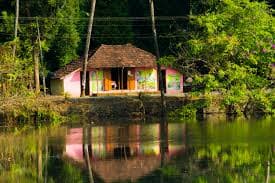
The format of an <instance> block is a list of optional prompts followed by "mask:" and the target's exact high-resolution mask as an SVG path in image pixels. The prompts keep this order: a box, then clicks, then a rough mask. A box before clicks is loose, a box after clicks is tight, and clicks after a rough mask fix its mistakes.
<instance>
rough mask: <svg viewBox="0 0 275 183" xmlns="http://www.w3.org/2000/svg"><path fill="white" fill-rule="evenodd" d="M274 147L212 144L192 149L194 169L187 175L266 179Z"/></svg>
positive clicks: (213, 178)
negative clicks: (271, 149)
mask: <svg viewBox="0 0 275 183" xmlns="http://www.w3.org/2000/svg"><path fill="white" fill-rule="evenodd" d="M269 152H270V147H269V146H264V147H258V146H256V147H248V146H246V145H233V146H229V145H227V146H223V145H214V144H211V145H208V146H207V147H203V148H200V147H196V148H193V149H192V151H190V154H189V155H190V156H191V159H189V160H191V165H192V167H191V168H192V171H190V175H188V176H186V179H188V180H189V181H190V179H191V180H192V181H195V182H196V181H197V182H264V181H265V179H266V168H267V164H266V162H268V159H269V157H270V156H269V155H270V153H269Z"/></svg>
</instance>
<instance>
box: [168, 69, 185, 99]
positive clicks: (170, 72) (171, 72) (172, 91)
mask: <svg viewBox="0 0 275 183" xmlns="http://www.w3.org/2000/svg"><path fill="white" fill-rule="evenodd" d="M165 69H166V76H165V77H166V93H168V94H175V93H183V75H182V74H181V73H179V72H178V71H176V70H175V69H171V68H165ZM169 75H170V76H175V75H180V88H179V89H176V87H175V83H174V82H170V83H169V79H168V78H171V77H169ZM173 85H174V87H173Z"/></svg>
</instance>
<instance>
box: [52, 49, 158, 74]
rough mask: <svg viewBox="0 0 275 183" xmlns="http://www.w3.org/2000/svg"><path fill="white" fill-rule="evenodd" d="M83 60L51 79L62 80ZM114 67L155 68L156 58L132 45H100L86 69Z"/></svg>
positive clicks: (76, 61)
mask: <svg viewBox="0 0 275 183" xmlns="http://www.w3.org/2000/svg"><path fill="white" fill-rule="evenodd" d="M82 63H83V58H79V59H78V60H75V61H73V62H71V63H70V64H67V65H66V66H65V67H64V68H61V69H59V70H57V71H56V72H55V73H54V77H53V78H56V79H57V78H62V77H64V76H66V75H67V74H69V73H71V72H73V71H75V70H78V69H81V68H82ZM116 67H132V68H133V67H150V68H152V67H156V57H155V56H154V55H153V54H152V53H150V52H147V51H145V50H142V49H140V48H137V47H135V46H133V45H132V44H125V45H101V46H100V47H99V48H98V49H97V50H96V52H95V53H94V54H93V55H92V56H91V57H89V60H88V65H87V69H95V68H116Z"/></svg>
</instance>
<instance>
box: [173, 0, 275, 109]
mask: <svg viewBox="0 0 275 183" xmlns="http://www.w3.org/2000/svg"><path fill="white" fill-rule="evenodd" d="M204 3H206V4H208V5H209V7H208V10H207V11H204V13H203V14H200V15H197V16H190V19H191V27H192V30H193V32H192V33H191V36H190V39H189V40H187V41H186V42H183V43H180V44H179V45H180V47H181V48H182V49H180V52H179V54H178V61H177V65H178V67H179V68H182V72H184V73H188V72H189V71H191V74H192V76H193V77H194V78H195V81H194V84H198V85H200V86H203V91H202V92H204V93H211V92H213V91H218V92H219V93H220V94H221V95H222V96H224V100H223V105H224V106H226V107H228V108H230V111H233V112H237V113H239V112H241V111H242V110H243V109H242V108H243V106H244V105H246V104H247V102H248V101H250V100H251V99H255V100H256V101H261V102H260V103H266V101H264V99H263V98H262V99H260V98H261V97H260V98H259V96H258V97H256V98H255V97H253V96H254V94H253V93H256V92H257V91H258V90H259V89H263V88H267V87H268V86H269V85H270V82H271V81H270V80H268V78H270V76H271V66H270V64H271V63H274V62H275V60H274V59H275V49H274V45H275V42H274V40H275V18H274V16H273V15H272V13H273V10H272V9H270V8H269V7H268V5H267V4H265V2H257V1H252V2H251V1H248V0H224V1H215V0H214V1H210V2H208V1H204ZM183 66H185V67H183ZM202 68H204V69H203V71H202ZM192 69H193V70H192ZM189 74H190V73H189ZM261 94H263V95H264V92H262V93H261ZM262 97H264V96H262ZM268 105H269V104H268ZM266 108H269V107H266ZM266 111H270V109H266Z"/></svg>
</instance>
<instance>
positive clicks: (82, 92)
mask: <svg viewBox="0 0 275 183" xmlns="http://www.w3.org/2000/svg"><path fill="white" fill-rule="evenodd" d="M95 5H96V0H92V2H91V13H90V19H89V26H88V33H87V39H86V45H85V55H84V62H83V75H82V82H81V97H84V96H85V89H86V72H87V63H88V57H89V49H90V41H91V34H92V29H93V22H94V14H95Z"/></svg>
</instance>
